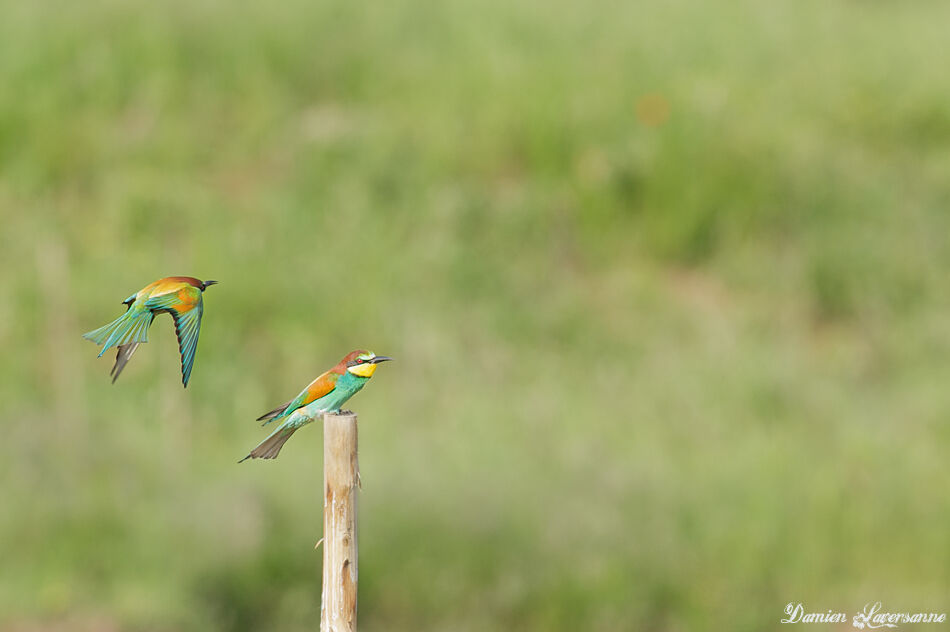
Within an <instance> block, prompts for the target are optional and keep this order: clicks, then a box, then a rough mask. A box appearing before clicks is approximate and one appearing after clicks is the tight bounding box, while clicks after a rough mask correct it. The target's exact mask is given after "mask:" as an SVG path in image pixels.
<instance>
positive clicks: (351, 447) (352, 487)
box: [320, 413, 360, 632]
mask: <svg viewBox="0 0 950 632" xmlns="http://www.w3.org/2000/svg"><path fill="white" fill-rule="evenodd" d="M356 434H357V433H356V415H354V414H353V413H349V414H328V415H324V417H323V594H322V595H321V602H320V632H355V631H356V580H357V575H358V573H357V546H356V488H357V485H358V483H359V469H360V466H359V460H358V458H357V454H356V448H357V441H356Z"/></svg>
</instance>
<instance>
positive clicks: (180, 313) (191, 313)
mask: <svg viewBox="0 0 950 632" xmlns="http://www.w3.org/2000/svg"><path fill="white" fill-rule="evenodd" d="M215 283H217V281H200V280H198V279H196V278H194V277H185V276H175V277H166V278H164V279H159V280H158V281H155V282H154V283H149V284H148V285H146V286H145V287H143V288H142V289H141V290H139V291H138V292H136V293H135V294H133V295H132V296H130V297H129V298H127V299H125V300H124V301H122V303H123V304H124V305H126V306H127V307H126V312H125V313H124V314H122V315H121V316H119V317H118V318H116V319H115V320H114V321H112V322H111V323H109V324H108V325H105V326H103V327H100V328H99V329H95V330H93V331H90V332H88V333H85V334H83V335H82V337H83V338H85V339H87V340H92V341H93V342H94V343H96V344H97V345H102V351H100V352H99V357H102V354H103V353H105V352H106V351H108V350H109V349H110V348H112V347H116V354H115V364H114V365H113V366H112V371H111V373H110V375H112V383H113V384H114V383H115V381H116V380H117V379H118V378H119V374H120V373H122V369H124V368H125V365H126V364H127V363H128V362H129V359H130V358H131V357H132V354H133V353H135V350H136V349H138V346H139V345H140V344H142V343H145V342H148V328H149V327H150V326H151V325H152V321H153V320H155V315H156V314H161V313H162V312H168V313H169V314H171V316H172V319H173V320H174V321H175V334H176V335H177V336H178V349H179V350H180V351H181V383H182V384H184V385H185V387H186V388H187V387H188V380H189V378H190V377H191V367H192V366H193V365H194V363H195V350H196V349H197V348H198V331H199V329H200V328H201V315H202V313H203V312H204V302H203V301H202V299H201V295H202V293H203V292H204V291H205V290H206V289H207V288H208V286H211V285H214V284H215Z"/></svg>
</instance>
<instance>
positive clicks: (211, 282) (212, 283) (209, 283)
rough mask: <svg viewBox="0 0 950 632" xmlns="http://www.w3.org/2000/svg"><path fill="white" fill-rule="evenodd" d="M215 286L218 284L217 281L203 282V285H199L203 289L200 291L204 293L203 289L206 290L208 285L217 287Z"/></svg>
mask: <svg viewBox="0 0 950 632" xmlns="http://www.w3.org/2000/svg"><path fill="white" fill-rule="evenodd" d="M217 284H218V282H217V281H205V282H203V283H202V284H201V285H203V286H204V287H202V288H201V291H202V292H204V291H205V289H207V288H208V286H209V285H217Z"/></svg>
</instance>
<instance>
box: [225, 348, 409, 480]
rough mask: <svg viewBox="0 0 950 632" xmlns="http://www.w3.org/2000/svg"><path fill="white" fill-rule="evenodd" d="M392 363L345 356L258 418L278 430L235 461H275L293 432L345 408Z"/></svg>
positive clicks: (365, 354) (361, 354)
mask: <svg viewBox="0 0 950 632" xmlns="http://www.w3.org/2000/svg"><path fill="white" fill-rule="evenodd" d="M387 360H392V358H387V357H386V356H378V355H376V354H375V353H373V352H372V351H363V350H357V351H352V352H350V353H348V354H346V357H344V358H343V359H342V360H340V362H339V364H337V365H336V366H335V367H333V368H332V369H330V370H329V371H327V372H326V373H324V374H323V375H321V376H320V377H318V378H317V379H315V380H314V381H312V382H310V384H309V385H307V388H305V389H303V390H302V391H300V394H299V395H297V397H295V398H294V399H292V400H291V401H289V402H287V403H286V404H282V405H281V406H278V407H277V408H275V409H274V410H272V411H270V412H268V413H264V414H263V415H261V416H260V417H258V418H257V420H258V421H263V422H264V423H263V424H262V425H264V426H266V425H267V424H269V423H271V422H272V421H281V424H280V426H278V427H277V429H276V430H274V432H272V433H271V434H270V436H268V437H267V438H266V439H264V440H263V441H261V443H260V444H259V445H258V446H257V447H256V448H254V449H253V450H251V452H250V454H248V455H247V456H246V457H244V458H243V459H241V460H240V461H238V462H239V463H243V462H244V461H246V460H248V459H275V458H277V455H278V453H280V449H281V448H282V447H283V446H284V443H286V442H287V439H289V438H290V435H292V434H293V433H294V432H296V431H297V430H298V429H299V428H302V427H303V426H306V425H307V424H309V423H311V422H313V421H316V420H317V419H320V418H322V416H323V414H324V413H335V412H339V410H340V406H342V405H343V404H345V403H346V402H347V400H349V399H350V398H351V397H353V395H355V394H356V393H357V392H358V391H359V390H360V389H361V388H363V386H364V385H365V384H366V383H367V382H368V381H369V379H370V378H371V377H373V373H375V372H376V366H377V365H378V364H379V363H380V362H386V361H387Z"/></svg>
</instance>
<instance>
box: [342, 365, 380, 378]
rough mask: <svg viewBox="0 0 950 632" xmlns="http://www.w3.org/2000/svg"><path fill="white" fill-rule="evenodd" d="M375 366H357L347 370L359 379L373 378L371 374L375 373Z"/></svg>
mask: <svg viewBox="0 0 950 632" xmlns="http://www.w3.org/2000/svg"><path fill="white" fill-rule="evenodd" d="M376 367H377V365H375V364H369V363H366V364H357V365H355V366H351V367H349V368H348V369H347V371H349V372H350V373H352V374H353V375H358V376H359V377H373V373H375V372H376Z"/></svg>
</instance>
